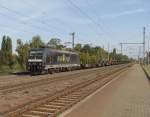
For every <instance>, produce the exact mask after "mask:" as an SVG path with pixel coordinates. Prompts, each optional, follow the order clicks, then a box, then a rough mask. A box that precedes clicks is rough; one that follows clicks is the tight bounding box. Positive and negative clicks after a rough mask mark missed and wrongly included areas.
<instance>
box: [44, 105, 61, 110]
mask: <svg viewBox="0 0 150 117" xmlns="http://www.w3.org/2000/svg"><path fill="white" fill-rule="evenodd" d="M42 107H46V108H54V109H55V108H56V109H59V108H61V107H62V106H58V105H48V104H46V105H43V106H42Z"/></svg>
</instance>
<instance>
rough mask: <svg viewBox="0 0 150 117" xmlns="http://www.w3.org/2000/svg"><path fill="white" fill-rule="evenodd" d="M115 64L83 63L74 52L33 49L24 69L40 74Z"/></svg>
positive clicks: (104, 62)
mask: <svg viewBox="0 0 150 117" xmlns="http://www.w3.org/2000/svg"><path fill="white" fill-rule="evenodd" d="M85 59H86V58H85ZM117 63H118V62H117V61H113V62H112V61H99V62H98V63H83V62H82V61H81V60H80V54H79V53H76V52H70V51H64V50H56V49H51V48H35V49H30V50H29V55H28V59H27V62H26V69H27V71H29V72H30V73H31V74H33V73H40V74H41V73H53V72H61V71H71V70H77V69H85V68H92V67H100V66H108V65H113V64H117Z"/></svg>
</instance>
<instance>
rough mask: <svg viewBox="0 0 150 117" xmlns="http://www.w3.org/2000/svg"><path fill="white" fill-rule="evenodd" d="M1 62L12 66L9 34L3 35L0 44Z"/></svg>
mask: <svg viewBox="0 0 150 117" xmlns="http://www.w3.org/2000/svg"><path fill="white" fill-rule="evenodd" d="M1 59H2V60H1V63H3V64H6V65H9V67H10V68H12V65H13V59H12V39H11V38H10V37H9V36H5V35H4V36H3V39H2V45H1Z"/></svg>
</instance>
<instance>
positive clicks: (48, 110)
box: [34, 107, 58, 113]
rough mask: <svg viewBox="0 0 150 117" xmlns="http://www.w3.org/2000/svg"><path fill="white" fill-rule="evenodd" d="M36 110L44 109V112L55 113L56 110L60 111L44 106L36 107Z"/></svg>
mask: <svg viewBox="0 0 150 117" xmlns="http://www.w3.org/2000/svg"><path fill="white" fill-rule="evenodd" d="M34 110H35V111H42V112H50V113H54V112H56V111H58V109H56V108H55V109H53V108H44V107H38V108H36V109H34Z"/></svg>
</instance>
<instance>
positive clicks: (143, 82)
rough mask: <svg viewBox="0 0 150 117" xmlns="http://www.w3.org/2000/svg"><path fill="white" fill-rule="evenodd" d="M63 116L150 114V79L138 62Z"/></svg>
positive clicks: (133, 116)
mask: <svg viewBox="0 0 150 117" xmlns="http://www.w3.org/2000/svg"><path fill="white" fill-rule="evenodd" d="M62 116H63V117H150V82H149V80H148V79H147V77H146V75H145V73H144V72H143V70H142V68H141V67H140V65H138V64H135V65H134V66H132V67H131V68H129V70H128V71H126V72H124V73H122V74H121V75H120V76H118V78H116V80H114V81H113V82H111V83H110V84H109V85H107V86H105V87H103V88H101V89H99V90H98V91H97V92H96V93H95V94H93V95H91V96H89V97H87V98H86V99H85V100H83V101H81V102H80V103H78V104H77V105H75V106H74V107H73V108H71V109H70V110H68V111H66V112H65V113H63V114H62Z"/></svg>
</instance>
